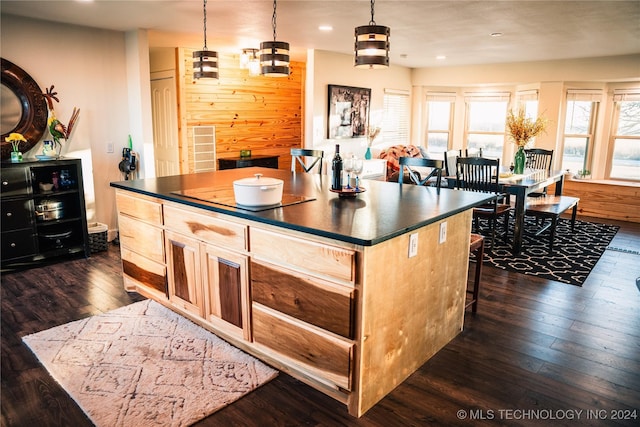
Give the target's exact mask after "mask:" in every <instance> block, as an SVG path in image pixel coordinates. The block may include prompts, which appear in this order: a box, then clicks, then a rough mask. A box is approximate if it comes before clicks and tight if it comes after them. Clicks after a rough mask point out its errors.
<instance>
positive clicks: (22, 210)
mask: <svg viewBox="0 0 640 427" xmlns="http://www.w3.org/2000/svg"><path fill="white" fill-rule="evenodd" d="M0 175H1V180H0V197H1V203H0V205H1V210H2V229H1V231H2V236H1V237H2V253H0V257H1V261H2V270H3V271H8V270H12V269H16V268H23V267H30V266H35V265H38V264H41V263H44V262H49V261H53V260H62V259H66V258H68V257H70V256H73V255H76V256H79V255H82V256H85V257H88V256H89V254H90V248H89V234H88V230H87V216H86V208H85V202H84V187H83V181H82V163H81V160H79V159H56V160H46V161H38V160H36V159H25V160H24V161H22V162H19V163H11V162H2V168H1V169H0ZM40 184H43V185H45V184H55V187H54V188H52V189H51V190H48V191H47V190H45V189H43V188H41V185H40ZM52 206H53V207H55V210H50V211H45V210H44V209H43V208H44V207H47V208H48V207H52Z"/></svg>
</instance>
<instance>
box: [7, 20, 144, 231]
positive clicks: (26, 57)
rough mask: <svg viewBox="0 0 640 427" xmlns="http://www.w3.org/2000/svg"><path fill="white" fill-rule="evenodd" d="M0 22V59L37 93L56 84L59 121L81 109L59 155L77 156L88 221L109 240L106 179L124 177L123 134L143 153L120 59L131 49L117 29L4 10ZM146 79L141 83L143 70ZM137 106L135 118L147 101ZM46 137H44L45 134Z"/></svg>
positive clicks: (112, 213) (111, 204)
mask: <svg viewBox="0 0 640 427" xmlns="http://www.w3.org/2000/svg"><path fill="white" fill-rule="evenodd" d="M1 24H2V27H1V28H0V35H1V48H2V57H3V58H5V59H8V60H9V61H11V62H13V63H14V64H16V65H18V66H19V67H21V68H22V69H24V70H25V71H26V72H27V73H29V74H30V75H31V77H33V79H34V80H35V81H36V82H37V83H38V85H39V86H40V88H41V89H42V90H43V91H44V90H45V88H48V87H50V86H51V85H55V91H56V92H58V97H59V99H60V103H58V104H56V105H55V110H56V115H57V117H58V119H60V120H61V121H62V122H63V123H64V122H66V121H68V119H69V117H70V116H71V112H72V110H73V107H78V108H79V109H80V118H79V121H78V122H77V125H76V129H75V130H74V133H73V135H72V138H71V139H70V141H66V142H63V149H62V155H63V156H65V157H74V158H80V159H82V165H83V175H84V187H85V198H86V205H87V220H88V221H89V222H94V221H98V222H102V223H105V224H107V225H108V226H109V230H110V233H109V239H112V238H113V237H114V235H115V233H114V230H116V229H117V221H116V205H115V196H114V190H113V188H111V187H110V186H109V183H110V182H112V181H120V180H122V179H124V177H123V175H122V174H121V173H120V171H119V170H118V163H119V162H120V160H121V159H122V148H123V147H125V146H127V143H128V135H129V134H131V133H134V135H133V136H134V150H136V151H143V150H142V145H141V144H142V141H141V142H140V143H138V142H137V141H136V138H135V136H136V133H138V134H140V135H144V132H145V131H144V128H145V127H146V126H148V125H143V124H138V126H137V128H135V129H132V128H133V127H132V126H131V122H130V120H131V115H130V109H131V104H130V101H129V98H130V97H129V83H128V77H127V73H128V70H127V59H128V55H129V56H130V55H136V53H132V52H131V50H132V49H131V48H129V49H128V48H127V46H126V41H125V33H122V32H115V31H105V30H96V29H93V28H86V27H80V26H73V25H66V24H57V23H52V22H45V21H39V20H32V19H27V18H20V17H14V16H7V15H2V21H1ZM129 37H130V38H131V37H133V38H135V37H136V36H135V35H133V36H131V35H129ZM142 40H143V41H144V38H143V39H142ZM144 49H146V47H145V48H144ZM128 52H129V53H128ZM147 56H148V55H147ZM144 57H145V56H144V55H143V57H142V58H141V59H140V62H144ZM147 62H148V59H147ZM147 70H148V65H147ZM129 72H131V71H129ZM133 74H135V71H134V72H133ZM145 79H146V81H147V85H148V84H149V83H148V72H147V75H146V76H145ZM137 80H138V81H140V79H139V78H138V79H137ZM143 84H144V83H138V89H137V91H136V94H137V97H138V98H143V92H144V90H145V89H144V87H143ZM147 97H148V96H147ZM138 105H141V102H140V101H139V102H138ZM137 108H139V109H138V110H136V113H135V114H134V117H143V116H144V115H145V114H146V113H144V112H143V111H142V108H146V107H145V106H141V107H137ZM134 131H135V132H134ZM45 139H50V136H49V134H48V133H46V134H45ZM108 142H112V143H113V146H114V152H113V153H108V152H107V143H108ZM138 144H140V145H138ZM41 149H42V144H38V145H37V146H36V147H35V148H34V149H33V150H31V151H30V152H29V153H27V155H29V156H31V157H33V156H34V155H35V154H38V153H39V152H40V150H41Z"/></svg>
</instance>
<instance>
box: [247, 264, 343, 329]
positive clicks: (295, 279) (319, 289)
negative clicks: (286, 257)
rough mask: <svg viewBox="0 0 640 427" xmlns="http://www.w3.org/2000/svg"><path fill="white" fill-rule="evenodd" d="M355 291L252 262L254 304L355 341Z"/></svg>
mask: <svg viewBox="0 0 640 427" xmlns="http://www.w3.org/2000/svg"><path fill="white" fill-rule="evenodd" d="M354 294H355V289H352V288H348V287H346V286H340V285H333V284H331V283H329V282H325V281H322V280H320V279H314V278H312V277H309V276H304V275H300V274H296V273H294V272H292V271H290V270H284V269H280V268H278V267H275V266H271V265H266V264H262V263H257V262H251V295H252V298H253V301H256V302H259V303H260V304H262V305H266V306H267V307H270V308H273V309H274V310H278V311H281V312H283V313H285V314H288V315H289V316H292V317H295V318H297V319H300V320H303V321H305V322H307V323H311V324H312V325H316V326H318V327H320V328H322V329H326V330H328V331H331V332H333V333H336V334H338V335H342V336H343V337H345V338H353V331H354V328H353V319H354V308H355V302H354V301H355V298H354Z"/></svg>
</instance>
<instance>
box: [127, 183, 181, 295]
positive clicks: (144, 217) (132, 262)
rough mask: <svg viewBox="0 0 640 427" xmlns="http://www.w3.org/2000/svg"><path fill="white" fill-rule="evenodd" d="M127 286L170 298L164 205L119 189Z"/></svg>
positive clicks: (146, 293) (137, 290) (133, 289)
mask: <svg viewBox="0 0 640 427" xmlns="http://www.w3.org/2000/svg"><path fill="white" fill-rule="evenodd" d="M116 204H117V206H118V236H119V239H120V253H121V257H122V272H123V278H124V287H125V289H126V290H128V291H136V292H139V293H140V294H142V295H144V296H146V297H149V298H154V299H158V300H166V299H167V298H168V295H169V293H168V289H167V268H166V264H165V251H164V230H163V223H162V204H161V203H160V202H159V201H158V200H156V199H153V198H151V197H147V196H142V195H138V194H136V195H133V194H131V193H127V192H124V191H121V190H117V191H116Z"/></svg>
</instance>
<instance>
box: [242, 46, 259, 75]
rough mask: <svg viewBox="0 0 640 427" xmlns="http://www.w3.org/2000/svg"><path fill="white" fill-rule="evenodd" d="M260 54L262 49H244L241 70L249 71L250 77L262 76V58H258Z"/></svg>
mask: <svg viewBox="0 0 640 427" xmlns="http://www.w3.org/2000/svg"><path fill="white" fill-rule="evenodd" d="M258 52H260V49H254V48H246V49H242V55H240V68H241V69H243V70H249V75H250V76H258V75H260V58H259V57H258Z"/></svg>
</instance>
